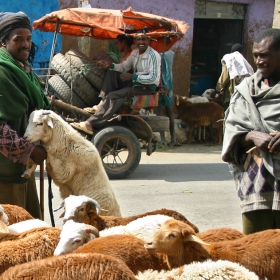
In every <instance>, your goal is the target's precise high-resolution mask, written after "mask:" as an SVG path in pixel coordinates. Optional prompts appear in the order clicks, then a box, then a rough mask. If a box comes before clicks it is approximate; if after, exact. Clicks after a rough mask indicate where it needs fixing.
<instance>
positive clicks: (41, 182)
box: [40, 162, 44, 220]
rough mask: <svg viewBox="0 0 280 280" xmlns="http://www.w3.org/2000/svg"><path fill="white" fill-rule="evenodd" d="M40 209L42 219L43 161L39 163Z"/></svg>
mask: <svg viewBox="0 0 280 280" xmlns="http://www.w3.org/2000/svg"><path fill="white" fill-rule="evenodd" d="M40 209H41V213H42V220H44V162H42V163H41V164H40Z"/></svg>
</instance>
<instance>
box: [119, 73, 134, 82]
mask: <svg viewBox="0 0 280 280" xmlns="http://www.w3.org/2000/svg"><path fill="white" fill-rule="evenodd" d="M120 78H121V80H122V81H131V80H132V74H131V73H122V74H121V75H120Z"/></svg>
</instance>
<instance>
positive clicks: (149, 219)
mask: <svg viewBox="0 0 280 280" xmlns="http://www.w3.org/2000/svg"><path fill="white" fill-rule="evenodd" d="M74 200H75V203H73V201H74ZM13 208H14V211H13ZM63 208H64V211H63V213H62V214H61V218H63V221H64V224H63V226H62V229H59V228H55V227H51V226H48V225H45V226H42V225H41V224H39V223H38V224H37V225H36V222H38V220H36V219H33V218H32V216H30V214H29V213H27V212H26V210H24V209H22V208H20V207H19V206H14V205H7V204H2V206H1V207H0V217H1V220H0V225H1V224H5V225H6V226H7V227H8V229H9V227H10V226H13V225H14V226H15V225H17V224H21V225H22V226H21V231H19V232H13V233H11V232H9V231H8V232H7V231H2V230H1V233H0V251H1V253H0V274H1V276H0V280H8V279H13V280H19V279H21V280H23V279H32V280H37V279H38V280H39V279H58V280H60V279H65V280H66V279H67V280H68V279H71V280H72V279H73V280H74V279H85V280H90V279H104V280H105V279H106V280H108V279H129V280H132V279H138V280H148V279H192V280H193V279H197V280H199V279H238V280H239V279H240V280H245V279H246V280H254V279H268V280H270V279H272V280H274V279H275V280H276V279H279V275H280V266H279V264H278V262H279V261H278V259H279V258H278V256H279V255H280V230H267V231H263V232H259V233H255V234H251V235H247V236H245V235H243V234H242V233H241V232H239V231H238V230H235V229H231V228H218V229H211V230H208V231H205V232H199V229H198V227H197V226H196V225H194V224H193V223H191V222H190V221H188V220H187V218H186V217H184V216H183V215H182V214H180V213H178V212H176V211H175V210H170V209H159V210H155V211H151V212H147V213H142V214H139V215H134V216H130V217H117V216H102V215H100V206H99V204H98V203H97V201H95V200H94V199H92V198H89V197H87V196H84V195H80V196H75V195H70V196H69V197H67V198H65V199H64V202H63ZM67 213H68V216H66V214H67ZM31 220H33V221H34V223H33V224H30V221H31ZM10 221H13V224H11V222H10ZM0 228H1V227H0ZM15 228H16V227H15Z"/></svg>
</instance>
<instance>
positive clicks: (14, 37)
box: [3, 28, 32, 62]
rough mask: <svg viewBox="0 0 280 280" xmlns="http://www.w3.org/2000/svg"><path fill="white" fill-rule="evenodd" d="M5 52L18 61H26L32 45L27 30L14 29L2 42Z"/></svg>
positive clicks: (30, 36)
mask: <svg viewBox="0 0 280 280" xmlns="http://www.w3.org/2000/svg"><path fill="white" fill-rule="evenodd" d="M3 43H4V45H5V46H6V49H7V51H8V52H9V53H10V54H11V55H12V56H13V57H14V58H15V59H16V60H18V61H21V62H24V61H26V60H27V59H28V57H29V53H30V50H31V44H32V35H31V31H30V30H29V29H27V28H16V29H14V30H12V31H11V32H10V34H9V35H8V36H7V37H6V38H5V39H4V40H3Z"/></svg>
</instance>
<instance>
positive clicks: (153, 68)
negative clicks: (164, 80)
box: [71, 30, 161, 135]
mask: <svg viewBox="0 0 280 280" xmlns="http://www.w3.org/2000/svg"><path fill="white" fill-rule="evenodd" d="M134 40H135V45H136V47H137V49H135V50H133V51H132V53H131V54H130V56H129V57H128V58H127V59H126V60H125V61H123V62H122V63H120V64H114V63H112V64H111V65H108V62H104V64H103V65H104V67H106V68H109V69H110V70H108V71H107V73H106V75H105V78H104V81H103V84H102V89H101V92H100V95H102V96H103V99H102V100H101V102H100V103H99V104H98V109H97V111H96V112H95V114H94V115H92V116H91V117H90V118H88V119H87V120H86V121H85V122H79V123H71V125H72V126H73V127H74V128H76V129H77V130H80V131H83V132H86V133H88V134H91V135H92V134H94V129H99V128H101V127H103V126H104V124H105V123H106V122H107V120H109V119H110V118H112V117H113V115H114V114H116V113H117V111H118V110H119V109H120V107H121V106H122V104H123V103H124V102H125V101H126V100H127V96H128V93H130V92H131V91H132V87H133V86H134V85H145V86H149V88H150V89H151V90H156V88H157V86H158V85H159V83H160V75H161V56H160V55H159V53H158V52H157V51H155V50H154V49H153V48H151V47H150V46H149V44H150V38H149V37H148V36H147V34H146V31H145V30H142V31H141V32H139V33H137V34H136V36H135V38H134ZM129 70H132V73H130V72H128V71H129ZM115 71H117V72H118V75H115Z"/></svg>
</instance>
